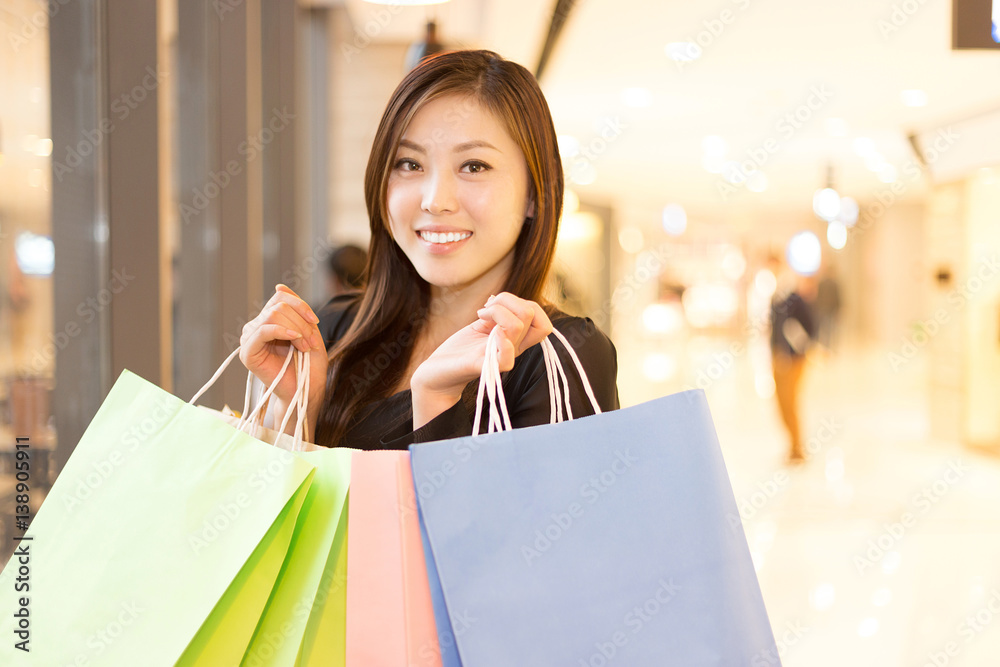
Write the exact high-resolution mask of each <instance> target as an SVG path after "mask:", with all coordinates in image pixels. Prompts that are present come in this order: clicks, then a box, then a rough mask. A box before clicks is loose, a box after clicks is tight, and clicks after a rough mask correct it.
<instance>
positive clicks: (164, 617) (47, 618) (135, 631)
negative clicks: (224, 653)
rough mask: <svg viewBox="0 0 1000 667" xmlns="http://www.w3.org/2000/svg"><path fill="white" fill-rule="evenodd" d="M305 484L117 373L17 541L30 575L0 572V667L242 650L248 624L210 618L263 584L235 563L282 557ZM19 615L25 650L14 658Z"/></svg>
mask: <svg viewBox="0 0 1000 667" xmlns="http://www.w3.org/2000/svg"><path fill="white" fill-rule="evenodd" d="M313 474H314V467H313V466H312V465H311V464H309V463H308V462H307V461H305V460H304V459H303V458H302V457H301V456H299V455H295V454H291V453H289V452H286V451H283V450H281V449H278V448H275V447H272V446H270V445H267V444H265V443H262V442H260V441H258V440H256V439H254V438H252V437H250V436H249V435H247V434H245V433H242V432H240V431H237V430H236V429H234V428H233V427H232V426H230V425H228V424H226V423H225V422H223V421H221V420H219V419H217V418H215V417H213V416H212V415H210V414H207V413H205V412H204V411H202V410H199V409H197V408H195V407H194V406H192V405H188V404H186V403H184V401H182V400H180V399H178V398H176V397H174V396H172V395H170V394H169V393H167V392H165V391H163V390H161V389H159V388H158V387H156V386H155V385H153V384H151V383H149V382H146V381H145V380H143V379H141V378H139V377H138V376H136V375H134V374H132V373H130V372H128V371H124V372H123V373H122V375H121V376H120V377H119V378H118V381H117V382H116V383H115V386H114V387H113V388H112V390H111V393H110V394H108V397H107V398H106V399H105V401H104V404H103V405H102V406H101V409H100V410H99V411H98V413H97V415H96V416H95V417H94V419H93V421H92V422H91V424H90V426H89V427H88V429H87V431H86V432H85V433H84V435H83V437H82V438H81V440H80V442H79V444H78V445H77V447H76V450H75V451H74V453H73V455H72V456H71V457H70V460H69V461H68V462H67V464H66V467H65V468H64V469H63V471H62V473H61V474H60V475H59V478H58V479H57V480H56V483H55V484H54V485H53V487H52V489H51V491H50V492H49V494H48V497H47V498H46V500H45V503H44V504H43V506H42V508H41V510H40V511H39V513H38V515H37V516H36V517H35V518H34V520H33V521H32V523H31V527H30V529H29V530H28V532H27V534H26V537H29V538H31V539H30V540H28V539H25V540H24V541H22V542H21V545H22V548H23V547H25V546H26V548H27V551H28V554H29V555H28V556H27V557H26V560H27V561H28V564H27V566H26V567H27V568H28V572H29V573H28V574H27V575H25V572H24V570H23V569H20V568H21V567H22V564H21V562H20V559H19V557H18V556H15V557H14V558H13V559H12V560H11V561H10V563H9V564H8V567H7V568H6V569H5V570H4V571H3V573H2V574H0V636H3V637H6V638H7V639H6V640H4V641H3V642H0V664H3V665H46V666H49V665H51V666H53V667H56V666H62V665H101V666H116V665H122V666H128V667H133V666H135V665H143V666H144V667H146V666H155V665H174V664H176V663H177V662H178V661H179V660H181V657H182V655H184V654H185V650H186V649H187V648H188V647H189V645H190V646H191V647H192V649H193V650H194V652H197V651H198V649H199V644H198V642H199V641H203V640H208V639H210V640H211V641H210V642H209V641H204V643H203V646H204V645H207V644H210V643H211V644H214V642H216V641H219V642H222V643H223V644H224V643H225V642H226V641H227V640H229V639H231V640H232V642H233V644H235V645H236V646H237V647H238V649H239V652H238V654H242V650H244V649H245V647H246V642H247V641H249V638H250V635H251V633H252V628H250V627H249V624H247V623H246V619H245V618H244V619H241V618H239V617H238V616H236V615H233V614H227V613H219V614H213V610H215V609H216V607H217V606H218V605H220V601H225V600H226V599H227V594H233V595H235V596H237V597H238V596H239V595H245V596H247V598H248V599H249V598H253V599H260V598H261V597H262V592H261V591H265V592H269V591H270V589H271V588H273V583H274V580H273V579H272V580H271V581H267V576H263V577H261V576H260V575H259V574H258V569H257V568H255V567H252V566H251V567H245V566H247V564H248V561H251V560H252V559H254V558H258V559H260V560H261V561H268V562H269V563H271V565H270V567H273V562H274V561H275V560H276V559H280V560H282V561H283V560H284V554H283V553H282V547H281V543H282V539H283V535H285V534H288V531H289V530H290V528H289V526H292V527H294V522H295V520H296V518H297V517H298V513H299V512H298V508H299V506H300V505H301V504H302V502H303V501H304V498H305V496H306V494H307V492H308V488H309V485H310V483H311V480H312V477H313ZM290 537H291V536H290V535H289V536H288V539H290ZM275 544H277V546H274V545H275ZM272 547H273V549H272ZM285 550H286V551H287V547H286V548H285ZM275 554H277V555H275ZM258 562H259V561H258ZM265 569H266V568H264V569H262V570H261V572H263V571H264V570H265ZM25 577H26V579H27V580H26V582H23V583H27V585H28V586H29V588H28V590H25V591H15V583H16V582H15V579H18V578H25ZM241 577H242V579H240V578H241ZM261 579H262V580H261ZM24 602H26V603H27V604H22V603H24ZM22 609H27V612H26V613H27V615H28V616H27V619H28V620H27V623H26V625H27V628H26V629H23V631H24V632H25V633H26V634H27V637H28V639H27V644H26V647H28V648H29V649H30V652H24V651H21V650H19V649H17V648H15V640H16V641H20V639H21V638H20V637H18V635H16V634H15V630H18V629H22V628H19V627H16V625H17V623H18V618H17V617H16V616H15V614H18V613H22V612H21V610H22ZM220 609H221V608H220ZM233 611H234V612H236V608H235V605H234V607H233ZM236 613H238V612H236ZM248 613H249V612H248ZM251 615H252V614H251ZM209 619H211V620H210V622H209V623H208V624H206V621H208V620H209ZM203 625H204V626H205V634H200V630H202V627H203ZM22 627H23V626H22ZM229 631H232V632H233V633H234V635H236V636H233V637H231V638H230V637H227V636H225V635H224V634H223V633H224V632H229ZM241 641H242V642H243V646H242V647H239V646H238V645H239V643H240V642H241ZM197 657H198V656H196V655H195V656H191V657H190V659H191V660H192V661H194V660H196V659H197ZM186 659H188V658H187V657H186ZM188 664H194V662H191V663H188ZM202 664H209V663H204V662H203V663H202ZM215 664H217V665H225V664H227V663H225V662H216V663H215ZM232 664H235V663H232Z"/></svg>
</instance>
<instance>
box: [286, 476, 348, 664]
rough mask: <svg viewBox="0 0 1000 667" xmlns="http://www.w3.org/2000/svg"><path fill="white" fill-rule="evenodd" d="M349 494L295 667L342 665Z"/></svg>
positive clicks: (344, 634) (345, 606)
mask: <svg viewBox="0 0 1000 667" xmlns="http://www.w3.org/2000/svg"><path fill="white" fill-rule="evenodd" d="M350 502H351V497H350V493H348V494H347V500H346V501H345V503H344V511H343V512H342V513H341V519H340V525H339V526H337V535H336V537H335V538H334V541H333V549H332V550H331V552H330V560H328V561H327V564H326V569H325V570H324V571H323V578H322V579H321V580H320V586H319V591H318V592H317V594H316V601H315V603H314V604H313V608H312V611H311V612H310V614H309V622H308V624H307V626H306V634H305V638H304V639H303V640H302V650H301V651H300V653H299V659H298V661H297V662H296V663H295V664H296V667H344V665H345V664H346V660H345V653H344V643H345V640H346V631H347V528H348V524H347V516H348V511H347V510H348V505H349V504H350Z"/></svg>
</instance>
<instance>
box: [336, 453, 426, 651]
mask: <svg viewBox="0 0 1000 667" xmlns="http://www.w3.org/2000/svg"><path fill="white" fill-rule="evenodd" d="M413 494H414V492H413V483H412V472H411V470H410V467H409V454H408V453H407V452H397V451H376V452H361V451H355V452H354V453H353V457H352V462H351V491H350V513H349V523H348V530H349V533H348V543H347V625H346V664H347V667H406V666H407V665H429V666H432V667H433V666H435V665H440V658H439V651H438V646H437V637H436V635H435V626H434V620H433V609H432V607H431V595H430V589H429V587H428V582H427V569H426V565H425V563H424V558H423V546H422V544H421V539H420V528H419V525H418V519H417V514H416V502H415V498H414V495H413Z"/></svg>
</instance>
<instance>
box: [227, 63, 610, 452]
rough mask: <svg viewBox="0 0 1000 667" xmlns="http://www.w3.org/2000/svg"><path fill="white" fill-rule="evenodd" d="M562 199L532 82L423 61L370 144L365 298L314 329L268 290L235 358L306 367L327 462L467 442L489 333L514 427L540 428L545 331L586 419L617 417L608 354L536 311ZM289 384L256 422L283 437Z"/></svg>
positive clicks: (256, 367) (550, 136) (592, 333)
mask: <svg viewBox="0 0 1000 667" xmlns="http://www.w3.org/2000/svg"><path fill="white" fill-rule="evenodd" d="M562 194H563V172H562V165H561V163H560V160H559V152H558V147H557V145H556V135H555V130H554V127H553V124H552V118H551V116H550V114H549V109H548V105H547V104H546V102H545V98H544V96H543V95H542V92H541V90H540V89H539V87H538V83H537V82H536V81H535V79H534V77H533V76H532V75H531V73H530V72H528V71H527V70H526V69H525V68H523V67H521V66H520V65H517V64H516V63H513V62H509V61H506V60H504V59H502V58H501V57H500V56H498V55H497V54H495V53H492V52H490V51H455V52H450V53H443V54H439V55H436V56H433V57H431V58H429V59H427V60H426V61H424V62H423V63H422V64H420V65H419V66H418V67H416V68H415V69H414V70H412V71H411V72H410V73H409V74H408V75H407V76H406V77H405V78H404V80H403V81H402V83H400V85H399V87H398V88H397V89H396V91H395V93H393V95H392V98H391V99H390V100H389V104H388V106H387V107H386V110H385V113H384V115H383V116H382V121H381V123H380V125H379V128H378V132H377V133H376V136H375V141H374V143H373V145H372V151H371V155H370V156H369V160H368V168H367V171H366V173H365V201H366V203H367V208H368V215H369V219H370V224H371V247H370V250H369V256H368V265H367V269H366V286H365V288H364V290H363V291H362V292H361V293H360V294H354V295H344V296H339V297H335V298H334V299H333V300H331V301H330V302H329V303H328V304H327V305H326V306H324V307H323V308H322V309H321V310H320V313H319V316H317V315H316V314H314V313H313V312H312V310H311V309H310V308H309V306H308V305H307V304H306V303H305V302H304V301H303V300H302V299H300V298H299V297H298V296H297V295H296V294H295V293H294V292H292V291H291V290H290V289H288V288H287V287H285V286H283V285H279V286H278V287H277V288H276V291H275V294H274V296H273V297H271V299H270V300H269V301H268V303H267V305H266V306H265V307H264V309H263V310H262V311H261V313H260V314H259V315H258V316H257V317H256V318H255V319H254V320H252V321H251V322H249V323H248V324H247V325H246V326H245V327H244V329H243V336H242V339H241V345H242V349H241V351H240V360H241V361H242V362H243V363H244V365H246V367H247V368H248V369H249V370H250V371H251V372H252V373H253V374H254V375H255V376H256V377H258V378H259V379H260V380H261V381H262V382H264V383H265V384H270V383H271V382H272V381H273V380H274V378H275V377H277V374H278V371H279V369H280V368H281V366H282V364H283V362H284V360H285V357H286V356H287V353H288V346H289V345H294V346H295V347H296V348H297V349H298V350H301V351H302V352H306V353H308V354H309V359H310V387H311V390H310V396H309V410H308V412H309V414H308V423H309V424H310V425H315V430H314V431H312V432H311V433H310V435H311V437H312V441H313V442H315V443H316V444H319V445H323V446H328V447H334V446H348V447H354V448H358V449H399V448H405V447H406V446H407V445H409V444H410V443H413V442H424V441H430V440H441V439H445V438H453V437H459V436H464V435H470V434H471V433H472V419H473V415H474V414H475V407H476V406H475V399H476V388H477V385H478V382H477V381H478V378H479V374H480V370H481V368H482V364H483V359H484V357H485V351H486V341H487V338H488V336H489V334H490V332H491V330H492V329H493V328H494V327H500V332H499V341H500V369H501V370H502V371H506V373H505V374H504V376H503V387H504V393H505V395H506V399H507V406H508V409H509V412H510V417H511V421H512V424H513V426H514V427H515V428H517V427H522V426H531V425H535V424H542V423H548V421H549V409H550V404H549V388H548V382H547V378H546V373H545V366H544V364H543V359H542V353H541V349H540V346H538V345H536V344H537V343H539V342H540V341H541V340H542V339H543V338H544V337H545V336H547V335H548V334H549V333H550V332H551V330H552V328H553V327H555V328H557V329H559V331H560V332H561V333H563V334H564V335H565V336H566V337H567V339H568V340H569V341H570V342H571V344H572V345H573V347H574V350H575V351H576V353H577V355H578V356H579V358H580V361H581V363H582V364H583V367H584V369H585V370H586V372H587V375H588V377H589V380H590V383H591V385H592V387H593V389H594V393H595V395H596V397H597V400H598V403H599V404H600V405H601V408H602V409H603V410H611V409H615V408H617V407H618V390H617V386H616V384H615V375H616V372H617V360H616V354H615V348H614V346H613V345H612V343H611V341H610V340H609V339H608V338H607V337H606V336H605V335H604V334H603V333H601V332H600V331H599V330H598V329H597V328H596V327H595V326H594V323H593V322H592V321H591V320H589V319H582V318H576V317H569V316H567V315H565V314H564V313H561V312H559V311H557V310H556V309H555V308H553V307H552V306H550V305H547V304H545V303H544V301H543V298H542V291H543V288H544V286H545V282H546V278H547V276H548V272H549V267H550V265H551V263H552V257H553V252H554V249H555V243H556V232H557V230H558V223H559V214H560V210H561V208H562ZM556 349H557V350H559V356H560V359H561V360H562V361H563V366H564V367H565V368H566V372H567V376H568V378H569V381H570V398H571V406H572V409H573V415H574V416H583V415H587V414H591V413H592V412H593V409H592V408H591V406H590V405H589V402H588V400H587V398H586V395H585V393H584V390H583V386H582V384H581V383H580V381H579V378H578V374H577V372H576V370H575V367H574V365H573V363H572V362H571V361H569V357H568V355H567V354H566V353H565V352H564V351H562V350H561V346H560V345H559V344H558V343H556ZM291 375H292V374H291V373H288V374H286V376H285V377H284V378H283V379H282V382H281V383H280V385H279V386H278V387H277V388H276V390H275V395H274V398H272V399H271V404H270V405H269V406H268V417H267V419H266V421H265V423H267V424H277V423H280V419H281V417H282V416H283V415H284V413H285V410H286V409H287V406H288V404H289V403H290V400H291V397H292V395H293V393H294V379H293V378H292V377H291ZM292 421H294V420H292ZM484 421H485V420H484ZM483 430H484V431H485V428H484V429H483Z"/></svg>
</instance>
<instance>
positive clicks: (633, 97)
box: [622, 88, 653, 109]
mask: <svg viewBox="0 0 1000 667" xmlns="http://www.w3.org/2000/svg"><path fill="white" fill-rule="evenodd" d="M622 102H624V103H625V106H627V107H633V108H636V109H640V108H644V107H648V106H652V105H653V93H651V92H649V89H648V88H626V89H625V90H623V91H622Z"/></svg>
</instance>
